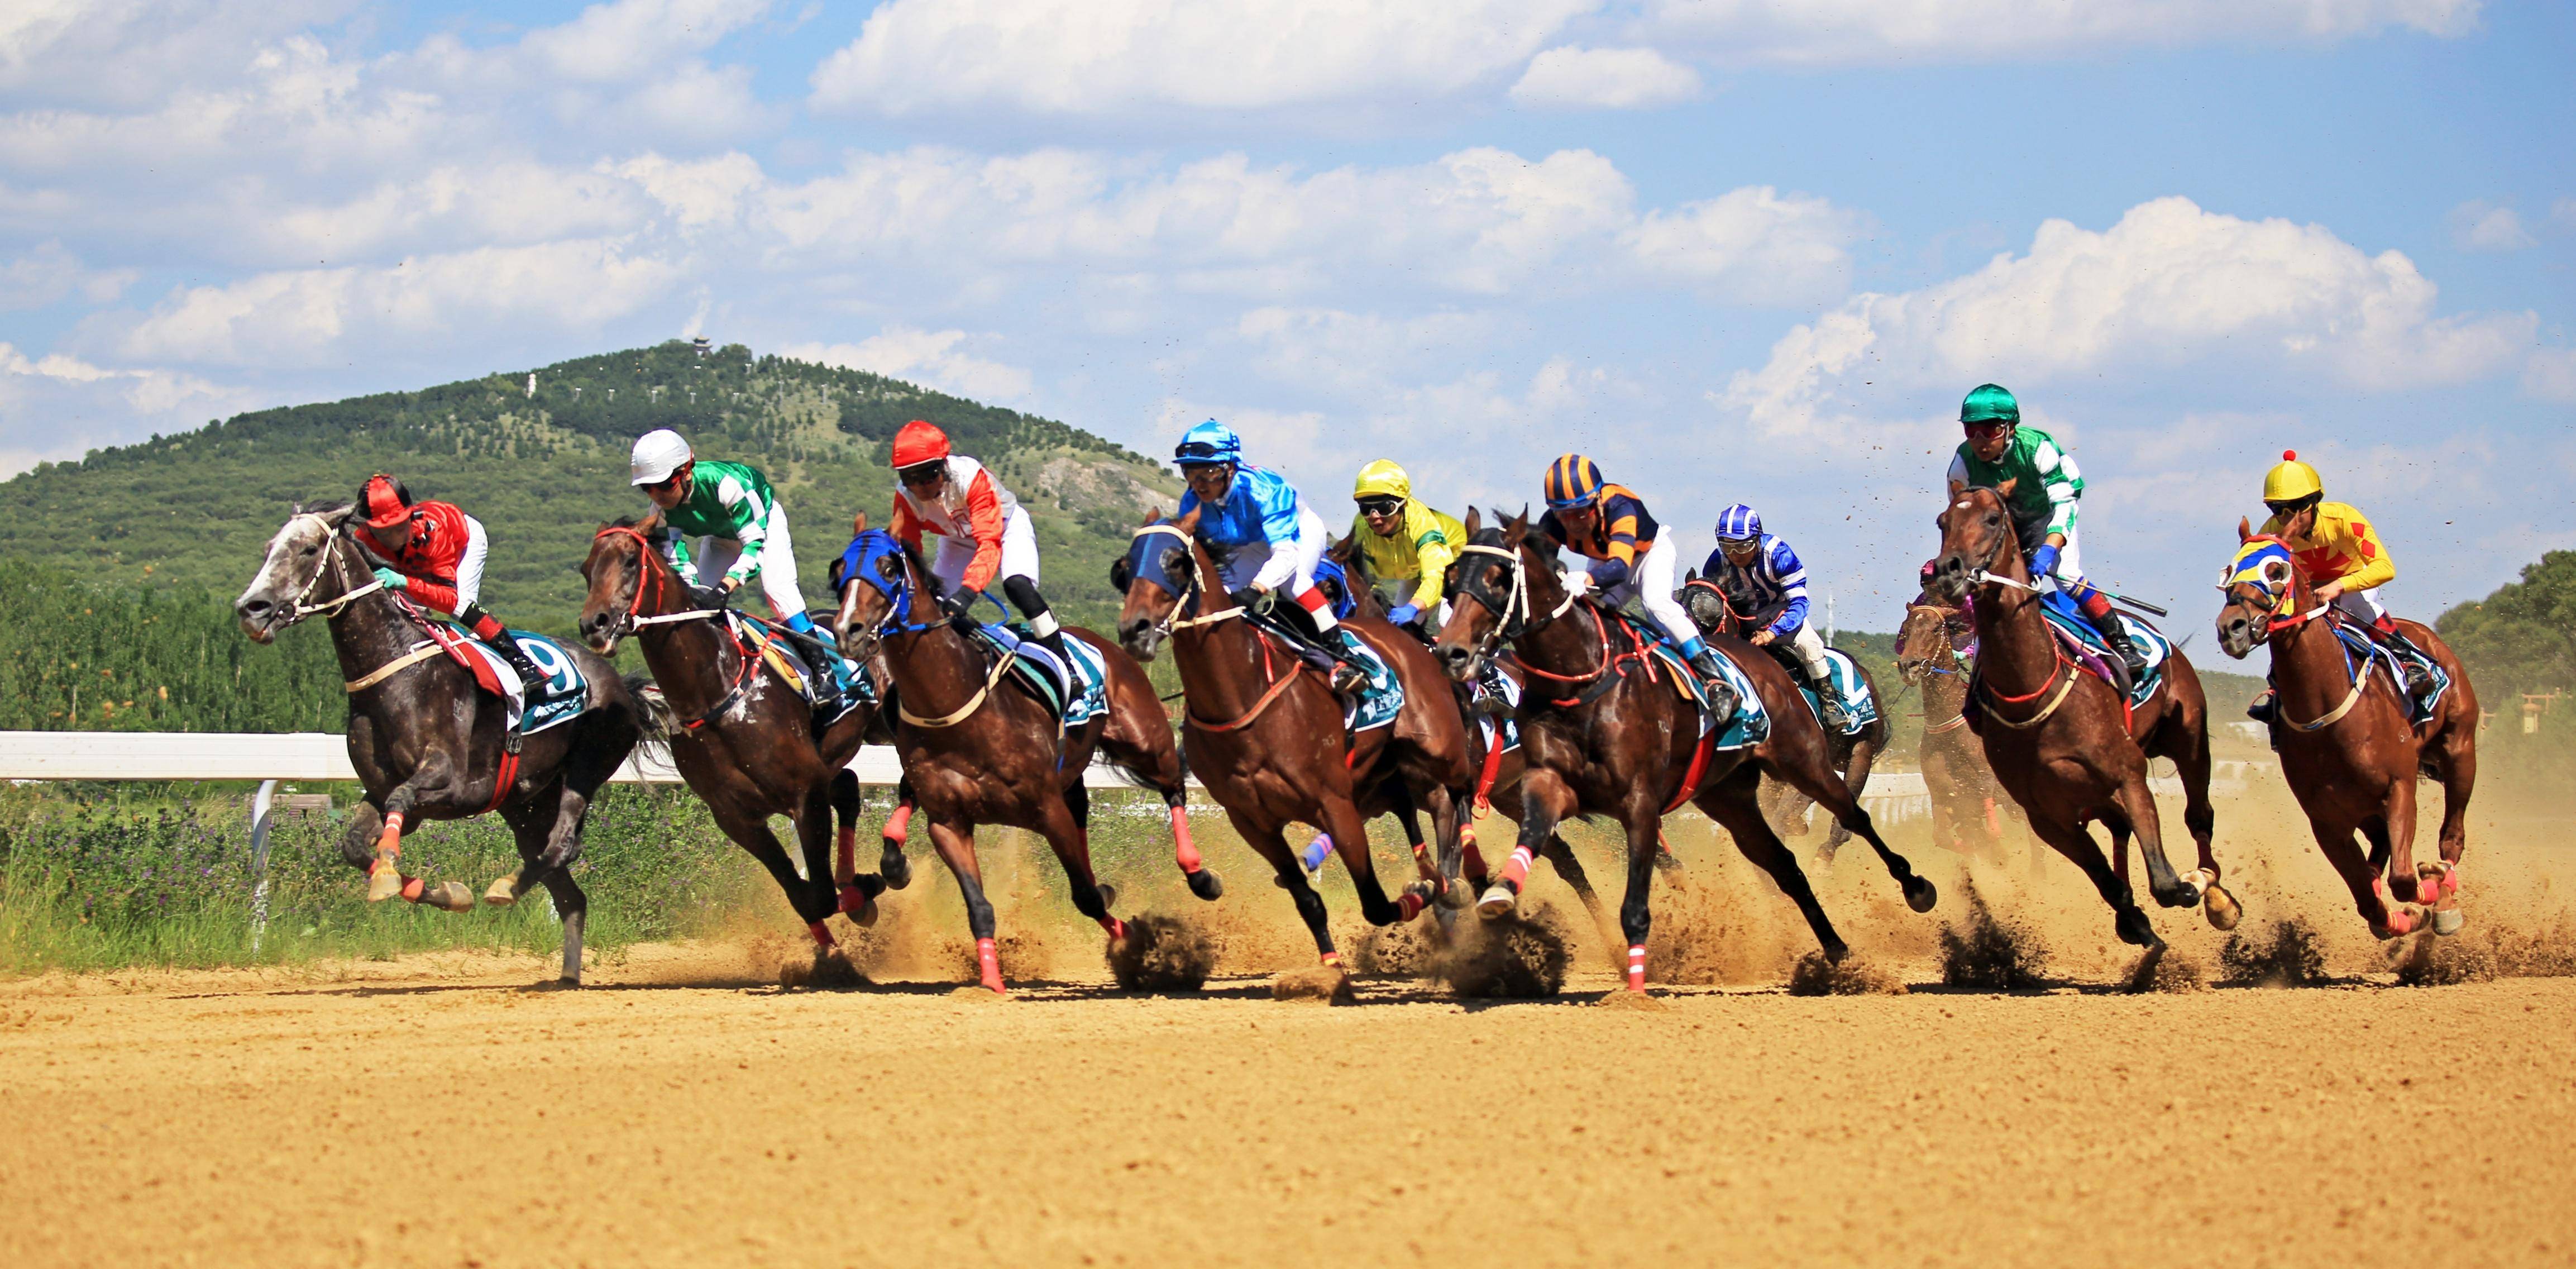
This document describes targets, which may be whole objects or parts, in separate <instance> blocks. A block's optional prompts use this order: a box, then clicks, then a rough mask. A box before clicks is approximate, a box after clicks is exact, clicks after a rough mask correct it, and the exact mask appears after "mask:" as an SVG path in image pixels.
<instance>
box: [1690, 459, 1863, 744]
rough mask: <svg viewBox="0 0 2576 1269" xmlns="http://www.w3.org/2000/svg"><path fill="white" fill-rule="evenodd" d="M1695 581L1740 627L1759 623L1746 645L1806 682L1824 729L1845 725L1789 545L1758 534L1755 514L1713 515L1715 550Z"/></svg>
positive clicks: (1731, 510) (1736, 509)
mask: <svg viewBox="0 0 2576 1269" xmlns="http://www.w3.org/2000/svg"><path fill="white" fill-rule="evenodd" d="M1700 576H1702V577H1705V578H1708V579H1709V580H1711V581H1713V582H1715V583H1716V584H1717V589H1718V592H1719V593H1720V594H1722V595H1724V596H1725V597H1726V602H1727V606H1728V607H1730V608H1734V609H1736V610H1737V611H1738V612H1740V613H1741V614H1742V617H1741V621H1742V623H1743V625H1745V626H1747V627H1751V626H1755V625H1757V624H1759V626H1760V628H1759V629H1756V630H1754V631H1753V633H1752V634H1749V635H1747V636H1745V639H1746V641H1747V642H1749V643H1751V644H1752V645H1753V646H1754V647H1757V648H1769V649H1771V655H1772V656H1774V657H1778V658H1779V659H1781V660H1783V661H1786V662H1788V663H1789V664H1790V666H1791V668H1792V669H1794V670H1796V671H1797V672H1798V674H1799V677H1801V678H1804V679H1805V680H1806V681H1807V689H1808V690H1809V691H1812V692H1814V693H1815V694H1816V701H1817V703H1818V704H1819V705H1821V706H1822V707H1823V713H1824V721H1825V725H1826V726H1828V727H1832V728H1835V729H1837V730H1839V729H1841V728H1842V727H1844V726H1846V725H1848V722H1849V717H1848V715H1846V714H1845V712H1844V710H1843V702H1842V697H1841V696H1840V695H1838V694H1836V693H1835V691H1834V676H1833V672H1832V663H1831V662H1829V661H1827V660H1826V659H1825V641H1824V640H1823V639H1822V638H1821V637H1819V636H1818V635H1817V634H1816V628H1815V627H1814V626H1812V625H1810V624H1808V622H1807V566H1806V565H1804V564H1801V563H1799V562H1798V553H1797V552H1796V551H1793V550H1791V549H1789V544H1788V542H1786V541H1785V540H1783V539H1780V538H1777V537H1774V536H1772V535H1770V534H1768V533H1764V532H1763V531H1762V515H1761V513H1760V512H1757V511H1755V510H1754V509H1753V508H1751V507H1748V506H1746V505H1744V504H1743V503H1740V502H1739V503H1736V504H1735V505H1734V506H1731V507H1728V508H1727V509H1726V510H1724V511H1722V512H1720V513H1718V517H1717V549H1716V550H1714V551H1711V552H1709V554H1708V563H1706V564H1705V565H1702V566H1701V568H1700ZM1784 648H1785V649H1786V650H1787V655H1785V656H1783V655H1782V650H1783V649H1784Z"/></svg>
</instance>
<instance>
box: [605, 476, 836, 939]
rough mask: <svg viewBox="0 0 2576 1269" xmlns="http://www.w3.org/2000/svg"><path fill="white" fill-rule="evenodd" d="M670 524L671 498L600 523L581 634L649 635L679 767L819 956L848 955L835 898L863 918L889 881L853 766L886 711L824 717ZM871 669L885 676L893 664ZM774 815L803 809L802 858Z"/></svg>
mask: <svg viewBox="0 0 2576 1269" xmlns="http://www.w3.org/2000/svg"><path fill="white" fill-rule="evenodd" d="M669 532H670V530H669V527H668V526H667V525H665V524H664V523H663V521H662V513H661V512H659V511H655V512H653V513H652V514H650V515H648V516H645V517H644V518H643V519H642V520H635V519H633V518H631V517H630V518H623V519H619V520H618V521H616V522H615V523H612V524H607V525H602V526H601V527H600V530H599V532H598V533H597V534H596V535H595V536H593V537H592V538H591V540H590V555H589V557H588V558H587V559H585V560H583V561H582V565H581V573H582V576H583V577H584V578H585V579H587V581H588V583H589V595H588V597H587V598H586V599H585V600H584V601H583V603H582V609H581V635H582V638H583V639H584V640H586V641H587V642H588V643H589V644H590V646H591V647H592V648H593V649H594V650H596V651H598V652H599V653H600V654H601V655H603V656H605V655H609V654H612V653H614V652H615V651H616V650H617V645H618V643H619V641H621V640H623V639H624V638H625V637H626V636H627V635H629V634H632V635H634V636H635V638H636V642H638V643H640V644H641V645H643V648H644V664H645V665H646V666H648V667H650V668H651V669H652V671H653V678H654V680H655V682H657V683H658V684H660V686H661V689H662V696H663V699H664V700H665V701H667V702H669V704H670V708H671V711H672V712H673V713H674V714H675V715H676V716H677V718H678V721H677V723H676V729H675V730H674V731H673V733H672V736H671V761H672V764H673V765H674V766H677V767H678V768H679V769H680V778H681V779H682V780H684V781H686V782H687V783H688V786H689V788H690V790H691V791H693V792H695V793H696V794H697V795H698V797H699V798H700V799H701V800H703V801H705V802H706V804H707V809H708V810H709V811H710V812H712V813H713V814H714V816H715V821H716V827H718V828H720V829H723V830H724V835H725V836H727V837H729V838H732V839H733V841H734V844H735V845H738V846H740V847H742V848H743V849H744V850H746V851H749V852H751V857H752V858H754V859H757V860H759V861H760V864H761V867H763V868H766V869H768V870H769V875H770V877H771V878H772V879H774V880H775V881H777V882H778V888H779V889H780V890H783V891H785V892H786V894H787V902H788V903H789V905H790V906H792V907H794V908H795V909H796V915H797V917H798V918H799V919H801V920H803V921H804V922H805V928H806V930H807V931H808V932H809V933H811V934H812V935H813V936H814V956H815V960H816V963H817V965H818V967H820V966H822V965H824V964H825V963H827V962H828V963H830V964H831V965H833V966H836V967H837V966H838V965H840V964H841V963H842V962H840V961H838V960H837V959H836V958H837V957H838V955H839V951H838V946H837V944H836V943H835V941H834V939H833V937H832V931H831V929H830V928H829V927H828V926H827V925H826V924H825V922H826V921H828V920H830V918H831V916H832V914H833V913H835V912H847V913H849V914H850V915H851V917H852V918H853V919H854V920H857V921H859V922H860V923H862V924H865V923H867V922H870V921H873V920H875V919H876V909H875V897H876V895H877V893H878V892H879V891H881V890H883V889H884V887H885V883H884V881H883V879H882V878H880V877H877V876H875V875H861V874H857V873H855V872H853V870H852V868H851V866H850V864H851V859H850V857H851V853H852V843H853V841H854V839H855V838H856V836H857V833H858V817H859V784H858V777H856V776H855V775H852V774H851V773H850V771H849V770H848V768H849V765H850V759H851V758H853V757H856V756H857V754H858V752H859V746H860V745H861V744H862V743H864V742H865V741H866V739H867V737H868V733H869V731H870V730H871V729H872V728H873V727H875V725H876V711H875V710H874V709H872V708H870V707H868V706H865V705H861V706H859V707H857V708H855V709H852V710H850V711H849V712H847V713H845V714H843V715H841V716H840V717H839V718H838V719H836V720H834V721H832V722H831V723H830V724H828V725H824V726H819V727H818V726H817V725H816V723H815V718H814V710H813V707H812V706H811V705H809V704H808V703H807V702H806V700H805V698H804V696H803V695H801V694H800V693H798V692H797V690H796V689H795V688H794V687H791V686H790V685H789V684H788V682H787V680H786V679H784V678H782V677H780V675H779V673H778V672H777V671H776V670H775V669H773V668H771V667H769V666H768V665H766V664H765V661H766V658H765V657H764V656H763V655H761V653H760V652H759V651H757V650H756V649H755V648H753V647H752V646H750V645H748V644H746V643H744V642H743V641H742V640H741V639H739V638H737V637H736V636H735V635H734V633H733V631H732V629H731V628H730V627H729V626H727V625H726V624H725V623H724V622H723V621H722V620H720V619H718V618H717V616H716V615H715V614H714V613H712V612H709V611H706V610H701V609H699V608H698V607H697V606H696V604H694V603H693V602H692V601H691V600H690V597H689V590H688V587H687V586H686V585H685V584H683V583H682V582H681V580H680V575H679V573H677V572H676V571H674V570H673V569H672V567H671V565H670V562H669V561H668V560H665V559H664V558H663V556H662V549H661V548H662V544H663V542H664V540H665V539H666V537H667V535H668V534H669ZM817 669H818V670H819V667H817ZM871 669H872V670H873V671H874V672H875V673H876V675H877V679H878V681H879V682H882V681H884V679H883V671H882V668H881V667H871ZM773 815H784V816H787V817H788V818H789V819H790V820H792V821H794V822H795V825H796V837H797V844H798V847H799V851H800V853H801V854H802V856H803V859H804V869H803V871H801V872H800V871H798V869H797V866H796V864H795V862H794V861H791V860H790V859H789V858H788V855H787V851H786V848H785V847H783V846H781V845H780V844H779V841H778V838H777V835H775V834H773V833H772V832H770V830H769V818H770V817H771V816H773ZM835 815H838V816H839V820H840V833H839V842H840V850H839V866H838V867H835V861H834V856H833V853H832V844H833V831H832V830H833V818H834V816H835Z"/></svg>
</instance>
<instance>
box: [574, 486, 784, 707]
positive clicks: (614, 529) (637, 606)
mask: <svg viewBox="0 0 2576 1269" xmlns="http://www.w3.org/2000/svg"><path fill="white" fill-rule="evenodd" d="M612 536H614V537H628V538H633V539H635V594H634V596H633V597H632V598H630V599H628V600H627V601H626V615H625V616H624V617H622V618H620V619H619V620H618V623H617V628H616V629H615V630H614V631H612V632H611V633H612V634H615V635H618V636H623V635H625V634H626V633H628V632H630V631H637V632H640V631H641V630H643V629H645V628H647V627H651V626H663V625H673V624H676V623H679V622H683V621H708V620H713V619H714V618H715V616H716V614H717V612H718V611H719V610H717V609H713V608H702V609H693V610H690V611H687V612H670V613H655V614H652V615H649V616H648V615H644V586H645V582H646V581H647V580H648V579H649V580H650V581H651V582H652V583H653V587H654V590H655V591H656V592H659V591H661V590H662V589H663V588H665V587H667V586H669V585H672V584H673V583H671V582H665V581H663V580H662V574H661V573H658V572H655V571H654V570H653V569H652V568H650V567H649V566H648V565H647V562H646V561H647V557H649V556H650V555H651V554H652V550H653V540H652V539H650V538H647V537H645V536H644V535H643V534H642V533H639V532H637V531H636V530H635V529H633V528H630V527H628V526H626V525H622V524H612V525H609V526H607V527H606V528H603V529H601V530H600V531H599V532H597V533H594V534H592V535H591V538H590V540H591V541H593V542H597V541H599V540H600V539H602V538H606V537H612ZM723 633H724V636H725V638H727V639H728V640H730V641H732V643H733V650H734V675H733V682H732V684H731V685H729V686H728V687H727V688H726V689H725V694H724V695H723V696H721V697H719V698H717V700H716V703H715V704H713V705H710V706H708V707H707V708H706V709H704V710H702V711H700V712H698V713H696V714H693V715H690V716H689V717H687V718H683V719H680V720H679V722H680V727H681V729H682V730H684V731H696V730H698V729H699V728H701V727H704V726H706V725H707V724H708V723H709V722H711V721H713V720H714V719H715V717H716V715H718V714H721V713H723V712H725V710H727V709H729V708H731V707H732V705H733V703H734V702H735V701H737V700H740V699H741V698H742V694H743V693H744V692H745V691H746V690H748V689H749V688H750V687H751V680H752V675H753V673H754V672H755V671H756V669H757V668H758V666H759V663H760V657H759V656H758V655H757V654H755V653H753V652H752V650H751V649H750V648H749V647H748V646H746V645H745V644H744V643H743V641H742V636H741V635H739V634H737V633H735V632H734V631H733V630H732V629H731V628H729V627H727V628H724V629H723Z"/></svg>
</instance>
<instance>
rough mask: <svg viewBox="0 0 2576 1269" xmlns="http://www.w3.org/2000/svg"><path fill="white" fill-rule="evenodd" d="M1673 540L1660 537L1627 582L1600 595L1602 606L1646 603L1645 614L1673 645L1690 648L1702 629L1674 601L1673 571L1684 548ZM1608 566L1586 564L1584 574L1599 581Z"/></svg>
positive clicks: (1632, 568) (1592, 561)
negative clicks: (1652, 619)
mask: <svg viewBox="0 0 2576 1269" xmlns="http://www.w3.org/2000/svg"><path fill="white" fill-rule="evenodd" d="M1673 536H1674V535H1672V534H1670V533H1661V534H1657V535H1656V536H1655V541H1654V544H1653V545H1652V546H1649V547H1647V548H1646V553H1645V554H1644V555H1641V556H1639V557H1637V562H1636V563H1635V564H1633V565H1631V566H1630V567H1629V569H1628V580H1626V581H1623V582H1621V583H1619V584H1618V585H1616V586H1613V587H1611V588H1609V589H1608V590H1605V591H1599V592H1597V594H1598V595H1599V597H1600V599H1601V602H1603V603H1605V604H1608V605H1610V606H1612V607H1614V608H1615V607H1617V606H1619V605H1621V604H1624V603H1627V602H1628V601H1629V600H1631V599H1635V600H1637V601H1639V602H1640V603H1643V604H1644V605H1645V606H1646V614H1647V615H1648V616H1650V617H1653V618H1654V619H1655V624H1656V625H1658V626H1662V627H1663V628H1664V633H1665V634H1668V635H1671V636H1672V637H1673V642H1675V643H1678V644H1682V645H1685V646H1687V645H1688V644H1690V643H1691V642H1692V641H1693V640H1696V639H1698V638H1699V637H1700V634H1699V627H1698V626H1696V625H1693V624H1691V619H1690V613H1688V612H1687V611H1685V610H1684V609H1683V608H1682V605H1681V601H1680V600H1677V599H1675V598H1673V570H1674V568H1675V567H1677V566H1678V562H1679V560H1680V558H1681V548H1679V547H1676V546H1674V545H1673ZM1609 566H1610V561H1608V560H1595V559H1586V560H1584V561H1583V571H1584V572H1586V573H1589V574H1591V575H1593V576H1594V577H1596V578H1597V577H1599V576H1600V574H1601V570H1603V569H1605V568H1608V567H1609Z"/></svg>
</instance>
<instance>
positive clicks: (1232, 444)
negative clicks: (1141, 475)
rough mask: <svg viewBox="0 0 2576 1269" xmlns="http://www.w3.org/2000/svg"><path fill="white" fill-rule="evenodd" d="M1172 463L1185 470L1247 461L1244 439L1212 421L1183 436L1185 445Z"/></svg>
mask: <svg viewBox="0 0 2576 1269" xmlns="http://www.w3.org/2000/svg"><path fill="white" fill-rule="evenodd" d="M1172 461H1173V462H1174V463H1175V464H1178V465H1179V466H1182V467H1213V466H1215V465H1217V464H1219V463H1240V462H1242V461H1243V438H1242V437H1240V436H1237V435H1235V434H1234V429H1233V428H1230V427H1227V426H1226V425H1225V424H1223V423H1219V422H1217V421H1216V420H1215V419H1209V420H1208V421H1207V422H1205V423H1201V424H1199V425H1198V426H1197V427H1194V428H1191V429H1190V430H1189V431H1187V432H1184V433H1182V434H1181V444H1180V447H1179V448H1178V449H1175V450H1173V451H1172Z"/></svg>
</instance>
